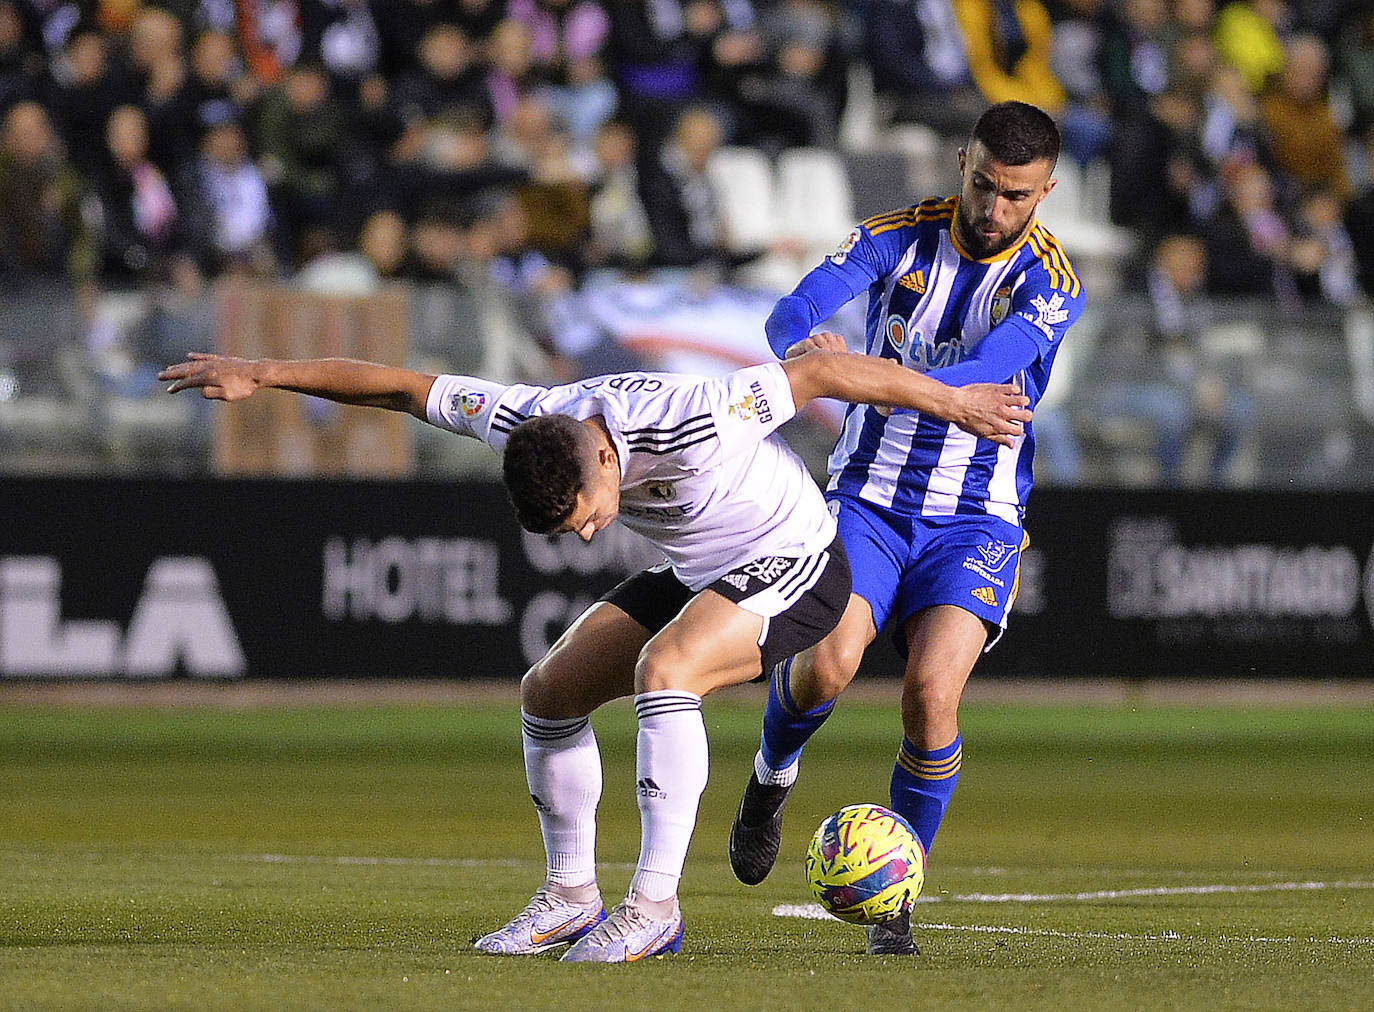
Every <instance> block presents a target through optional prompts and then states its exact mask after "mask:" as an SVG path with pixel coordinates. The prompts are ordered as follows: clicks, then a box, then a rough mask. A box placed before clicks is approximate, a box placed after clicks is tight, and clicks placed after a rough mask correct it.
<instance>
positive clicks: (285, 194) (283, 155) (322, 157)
mask: <svg viewBox="0 0 1374 1012" xmlns="http://www.w3.org/2000/svg"><path fill="white" fill-rule="evenodd" d="M255 119H256V128H257V137H256V141H257V150H258V166H259V168H260V169H261V171H262V176H263V179H264V180H265V181H266V182H267V186H268V192H269V193H270V194H271V195H272V207H273V210H274V212H275V214H276V217H277V220H278V223H279V224H280V226H281V234H280V239H279V241H280V243H281V249H280V250H279V256H280V258H281V259H282V260H283V261H284V262H287V263H289V262H291V261H292V260H293V259H294V254H295V251H294V248H293V247H294V242H295V238H296V237H297V236H298V235H299V234H300V233H301V232H302V231H303V230H304V229H305V228H306V227H307V226H309V225H314V224H321V223H326V222H340V221H342V222H343V223H344V226H343V227H345V228H347V227H349V223H350V222H351V221H352V220H353V216H354V215H355V214H357V209H356V208H354V207H351V206H348V205H347V204H345V203H344V202H343V201H342V200H341V196H342V194H343V179H342V171H341V163H342V160H343V157H344V154H345V142H346V140H347V137H348V131H347V126H348V124H347V118H346V114H345V112H344V109H343V108H342V107H341V106H340V104H339V103H338V102H337V101H336V100H335V99H334V97H333V95H332V94H331V91H330V84H329V77H328V76H327V75H326V74H325V72H324V69H323V68H322V67H320V66H319V65H318V64H311V63H302V64H297V65H296V66H294V67H292V68H291V69H290V70H289V71H287V73H286V76H285V77H284V78H283V79H282V81H281V84H279V85H277V86H274V87H272V88H270V89H268V90H267V91H266V92H265V93H264V94H263V96H262V100H261V102H260V103H259V105H258V110H257V115H256V118H255Z"/></svg>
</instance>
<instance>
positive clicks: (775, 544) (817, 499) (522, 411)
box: [427, 362, 835, 591]
mask: <svg viewBox="0 0 1374 1012" xmlns="http://www.w3.org/2000/svg"><path fill="white" fill-rule="evenodd" d="M427 410H428V415H429V420H430V422H431V423H432V424H434V425H437V426H439V427H441V428H445V429H448V430H450V431H452V432H457V433H460V434H462V435H465V436H473V437H475V438H477V439H480V440H482V441H483V442H485V443H487V444H488V445H490V446H491V447H492V448H493V449H495V450H498V451H500V450H503V449H504V448H505V445H506V437H507V436H508V435H509V434H510V431H511V429H513V428H514V427H515V426H517V425H519V424H520V423H521V422H523V421H524V420H525V419H526V418H529V417H531V416H533V415H546V414H554V413H561V414H566V415H571V416H572V417H573V418H577V419H586V418H591V417H594V416H598V415H599V416H600V417H601V419H602V420H603V421H604V422H605V423H606V428H607V430H608V431H609V433H610V436H611V441H612V442H613V443H614V445H615V449H616V453H617V454H618V456H619V457H620V472H621V479H620V522H621V523H623V524H624V525H625V526H626V527H628V528H629V529H630V530H632V531H635V532H636V533H638V534H642V535H644V537H646V538H648V539H649V541H651V542H653V544H654V545H655V546H656V547H658V548H659V549H661V550H662V551H663V554H664V555H666V556H667V558H668V561H669V562H670V563H671V564H672V567H673V573H674V574H675V575H676V576H677V578H678V579H679V580H681V581H682V582H683V584H685V585H686V586H687V587H689V588H690V589H691V590H694V591H696V590H700V589H701V588H702V587H705V586H708V585H709V584H711V583H713V582H714V581H715V580H717V579H719V578H720V577H721V576H723V575H725V574H726V573H728V572H730V570H732V569H735V568H737V567H739V566H742V565H744V564H746V563H748V562H751V561H753V560H754V559H758V558H763V557H765V556H785V557H790V558H802V557H804V556H808V555H815V554H816V553H818V552H820V551H822V550H824V549H825V548H826V547H827V546H828V545H829V544H830V542H831V541H832V540H834V538H835V520H834V518H833V517H832V516H831V515H830V512H829V511H828V510H827V509H826V505H825V500H824V499H823V498H822V497H821V490H820V489H819V488H817V487H816V483H815V482H814V481H813V480H812V479H811V475H810V474H809V473H807V470H806V468H805V467H804V466H803V465H802V462H801V459H800V458H798V457H797V455H796V454H795V453H793V452H792V450H791V449H789V448H788V446H787V444H786V443H784V442H783V441H782V437H781V436H778V435H776V434H775V433H776V430H777V428H778V426H780V425H782V423H783V422H785V421H787V420H788V419H789V418H791V417H792V416H793V415H795V414H796V413H797V408H796V404H795V403H794V402H793V400H792V387H791V384H790V383H789V382H788V379H787V374H786V373H785V372H784V371H783V368H782V366H781V365H779V364H778V363H776V362H771V363H768V364H766V365H756V366H750V367H749V368H747V369H740V370H738V371H736V372H733V373H730V374H729V375H728V376H722V377H720V378H718V379H716V378H711V379H708V378H703V377H700V376H683V375H676V374H668V373H622V374H620V375H615V376H598V377H597V378H595V379H588V380H583V381H581V382H578V383H569V384H567V385H566V386H558V387H539V386H528V385H525V384H516V385H514V386H505V385H503V384H500V383H491V382H489V381H487V380H481V379H475V378H473V377H471V376H440V377H438V378H437V379H436V380H435V381H434V385H433V386H432V387H430V391H429V403H428V406H427Z"/></svg>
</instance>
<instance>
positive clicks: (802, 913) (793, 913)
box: [773, 903, 1374, 948]
mask: <svg viewBox="0 0 1374 1012" xmlns="http://www.w3.org/2000/svg"><path fill="white" fill-rule="evenodd" d="M773 916H774V917H800V918H803V919H806V920H818V921H834V922H835V923H836V924H842V923H844V922H843V921H840V920H839V919H838V918H835V917H832V916H831V915H830V914H828V913H826V912H825V911H824V910H823V909H821V907H820V905H819V904H816V903H799V904H788V903H783V904H779V905H778V906H776V907H774V908H773ZM911 926H912V928H914V929H915V930H918V931H963V932H968V933H970V934H979V935H1022V936H1027V937H1032V936H1033V937H1037V938H1067V939H1080V940H1081V939H1089V940H1099V941H1100V940H1110V941H1120V942H1181V941H1207V942H1244V943H1247V944H1252V945H1292V944H1294V943H1307V944H1309V945H1316V944H1322V945H1347V946H1350V947H1352V948H1368V947H1370V946H1374V938H1340V937H1335V936H1330V937H1326V938H1318V937H1316V936H1315V935H1309V936H1307V937H1306V938H1299V937H1297V936H1294V935H1285V936H1282V937H1277V938H1275V937H1268V936H1263V935H1215V936H1203V935H1181V934H1179V933H1178V932H1177V931H1162V932H1159V933H1158V934H1144V935H1135V934H1131V933H1130V932H1127V931H1057V930H1055V929H1054V928H1023V927H1019V926H1015V925H998V924H949V923H945V922H930V921H924V922H920V923H917V922H915V921H913V922H912V925H911Z"/></svg>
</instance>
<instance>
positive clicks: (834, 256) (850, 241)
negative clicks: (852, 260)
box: [828, 228, 859, 267]
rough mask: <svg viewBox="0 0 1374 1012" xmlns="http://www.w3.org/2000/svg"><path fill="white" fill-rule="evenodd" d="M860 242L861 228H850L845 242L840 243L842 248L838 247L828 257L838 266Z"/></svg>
mask: <svg viewBox="0 0 1374 1012" xmlns="http://www.w3.org/2000/svg"><path fill="white" fill-rule="evenodd" d="M858 244H859V230H858V229H857V228H854V229H850V231H849V235H847V236H845V240H844V242H842V243H840V248H839V249H837V250H836V251H835V252H834V253H831V254H830V256H829V258H828V259H829V260H830V262H831V263H832V264H834V265H835V266H836V267H839V266H840V265H841V264H843V263H844V262H845V259H846V258H847V257H848V256H849V251H850V250H852V249H853V248H854V247H855V246H857V245H858Z"/></svg>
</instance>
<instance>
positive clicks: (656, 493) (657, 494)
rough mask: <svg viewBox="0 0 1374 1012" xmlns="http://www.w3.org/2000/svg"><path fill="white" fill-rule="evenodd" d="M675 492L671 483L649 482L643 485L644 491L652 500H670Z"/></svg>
mask: <svg viewBox="0 0 1374 1012" xmlns="http://www.w3.org/2000/svg"><path fill="white" fill-rule="evenodd" d="M675 490H676V489H675V486H674V484H673V482H671V481H650V482H645V484H644V491H646V492H648V493H649V495H651V496H652V497H653V498H655V499H662V500H664V501H666V500H668V499H671V498H672V497H673V493H674V491H675Z"/></svg>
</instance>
